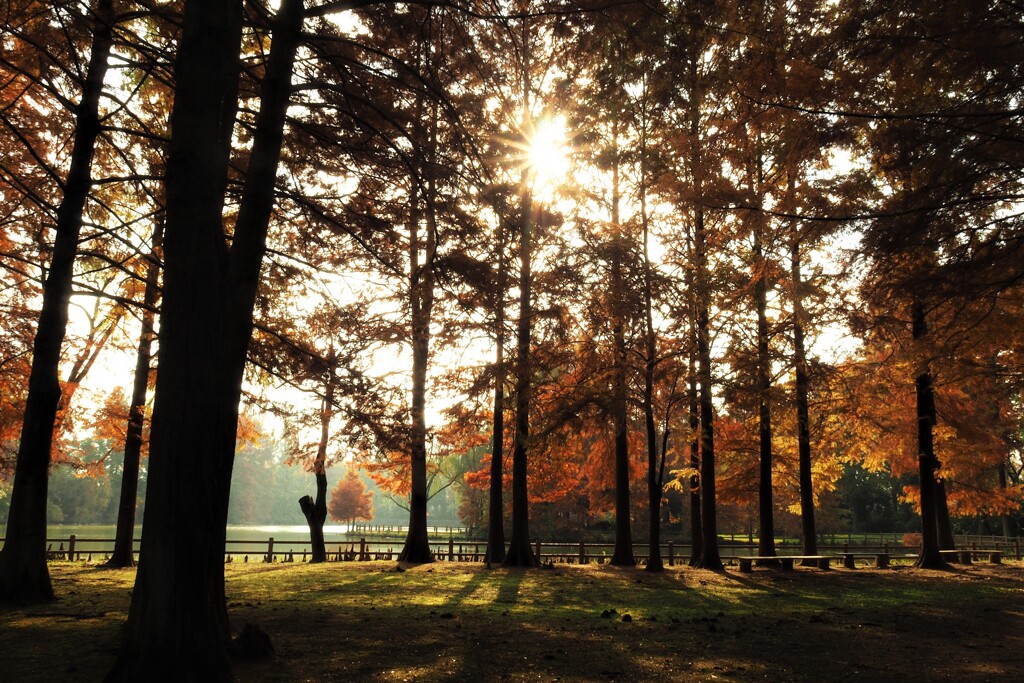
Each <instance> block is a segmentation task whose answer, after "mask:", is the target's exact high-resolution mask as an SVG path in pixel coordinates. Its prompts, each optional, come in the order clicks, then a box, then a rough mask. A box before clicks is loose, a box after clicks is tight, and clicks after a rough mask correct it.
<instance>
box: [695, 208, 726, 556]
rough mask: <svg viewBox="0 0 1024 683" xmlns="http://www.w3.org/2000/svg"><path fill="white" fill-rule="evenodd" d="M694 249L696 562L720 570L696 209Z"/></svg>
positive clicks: (701, 231)
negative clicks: (698, 541) (698, 530)
mask: <svg viewBox="0 0 1024 683" xmlns="http://www.w3.org/2000/svg"><path fill="white" fill-rule="evenodd" d="M693 241H694V252H695V256H696V268H697V274H696V278H695V282H696V285H697V364H698V368H697V376H698V379H699V383H700V483H701V492H700V497H701V510H700V512H701V554H700V559H699V560H698V562H697V565H696V566H698V567H700V568H702V569H711V570H714V571H720V570H722V569H724V568H725V566H724V565H723V564H722V557H721V554H720V552H719V549H718V510H717V507H716V504H715V431H714V430H715V423H714V412H713V411H714V408H715V404H714V399H713V393H712V392H713V385H712V375H711V343H710V329H709V328H710V320H709V314H708V312H709V309H710V303H709V301H708V299H709V293H708V291H707V289H708V284H707V283H708V272H707V237H706V235H705V228H704V213H703V210H701V209H699V208H698V209H697V210H696V220H695V221H694V240H693Z"/></svg>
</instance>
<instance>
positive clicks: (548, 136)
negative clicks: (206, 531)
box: [523, 116, 569, 191]
mask: <svg viewBox="0 0 1024 683" xmlns="http://www.w3.org/2000/svg"><path fill="white" fill-rule="evenodd" d="M525 137H526V144H525V145H524V149H523V152H524V155H523V156H524V159H523V163H524V164H525V167H526V169H527V171H529V173H530V177H531V179H532V180H533V187H534V190H535V191H536V190H541V191H549V190H552V189H553V188H554V187H556V186H558V185H561V184H563V183H564V182H565V179H566V176H567V175H568V173H569V139H568V134H567V128H566V121H565V117H564V116H552V117H545V118H542V119H540V120H539V121H537V123H536V124H535V125H534V126H533V131H531V132H530V133H527V134H526V136H525Z"/></svg>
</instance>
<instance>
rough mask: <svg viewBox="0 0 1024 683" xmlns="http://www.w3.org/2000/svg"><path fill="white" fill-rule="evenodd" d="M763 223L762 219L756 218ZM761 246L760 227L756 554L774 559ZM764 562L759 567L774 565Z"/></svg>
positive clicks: (756, 286) (756, 250) (756, 257)
mask: <svg viewBox="0 0 1024 683" xmlns="http://www.w3.org/2000/svg"><path fill="white" fill-rule="evenodd" d="M757 220H758V221H760V218H759V217H758V218H757ZM765 265H766V264H765V259H764V254H763V247H762V245H761V226H760V225H758V226H757V227H755V229H754V269H755V273H754V278H755V280H754V306H755V308H756V309H757V405H758V443H759V453H760V477H759V479H758V481H759V490H758V491H759V495H758V533H757V554H758V555H761V556H763V557H773V556H774V555H775V504H774V500H773V495H772V408H771V403H770V397H769V392H770V391H771V358H770V356H769V354H768V313H767V309H768V286H767V282H766V280H765V278H766V275H765ZM771 563H773V561H772V560H765V561H762V562H760V564H771Z"/></svg>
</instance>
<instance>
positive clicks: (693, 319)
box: [685, 234, 703, 567]
mask: <svg viewBox="0 0 1024 683" xmlns="http://www.w3.org/2000/svg"><path fill="white" fill-rule="evenodd" d="M686 249H687V256H688V258H689V259H690V263H695V256H694V250H693V236H692V234H688V235H687V239H686ZM685 279H686V289H687V291H688V292H689V306H688V307H687V310H688V313H689V320H688V321H687V327H688V332H689V334H688V340H687V341H688V346H689V349H688V350H689V353H688V354H687V356H688V358H687V376H688V377H689V382H688V385H689V386H688V388H687V416H688V421H689V422H688V423H689V427H690V467H691V468H692V469H693V470H694V471H695V472H700V440H701V438H700V403H699V400H698V393H697V355H698V354H697V346H698V345H697V309H698V307H697V296H696V289H695V288H694V286H693V268H688V269H687V271H686V275H685ZM702 527H703V525H702V523H701V500H700V476H699V475H698V474H694V475H693V476H691V477H690V562H689V565H690V566H691V567H696V566H697V564H698V563H699V562H700V555H701V551H702V550H703V545H702V540H703V537H702V531H701V529H702Z"/></svg>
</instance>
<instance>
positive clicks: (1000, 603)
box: [0, 562, 1024, 682]
mask: <svg viewBox="0 0 1024 683" xmlns="http://www.w3.org/2000/svg"><path fill="white" fill-rule="evenodd" d="M394 569H395V566H394V564H393V563H385V562H365V563H328V564H323V565H313V566H311V565H304V564H299V563H296V564H273V565H267V564H240V563H233V564H229V565H226V567H225V572H226V576H227V595H228V605H229V611H230V614H231V620H232V626H233V628H234V629H235V631H236V632H237V631H239V630H240V629H241V627H242V626H243V625H244V624H246V623H247V622H254V623H256V624H258V625H259V626H260V627H261V628H263V629H264V630H265V631H266V632H267V633H269V634H270V636H271V638H272V639H273V642H274V646H275V648H276V655H275V656H274V658H273V659H270V660H263V661H259V662H237V663H236V667H235V670H236V673H237V675H238V678H239V680H241V681H462V680H466V681H490V680H494V681H501V680H511V681H526V680H538V681H555V680H559V681H602V680H622V681H627V680H629V681H632V680H658V681H754V680H757V681H765V680H767V681H846V680H851V679H852V680H863V681H879V680H906V681H922V680H929V681H930V680H953V681H1020V680H1024V564H1021V563H1014V562H1008V563H1006V564H1003V565H980V564H978V565H974V566H971V567H967V568H959V569H957V570H954V571H952V572H934V571H924V570H916V569H911V568H906V567H903V568H893V569H885V570H877V569H866V568H864V569H857V570H847V569H832V570H829V571H820V570H816V569H798V570H797V571H795V572H782V571H779V570H769V569H757V570H755V571H754V572H753V573H752V574H737V573H735V572H733V571H728V572H725V573H721V574H718V573H712V572H707V571H700V570H694V569H689V568H680V567H673V568H669V569H668V570H667V571H665V572H664V573H662V574H658V575H652V574H648V573H646V572H644V571H643V570H642V569H620V568H613V567H609V566H607V565H600V566H599V565H588V566H577V565H559V566H558V567H557V568H556V569H555V570H553V571H550V570H531V571H512V570H501V569H495V570H487V569H485V568H484V567H483V566H482V565H478V564H461V563H451V564H449V563H440V562H439V563H435V564H432V565H425V566H419V567H413V568H410V569H409V570H407V571H404V572H396V571H395V570H394ZM50 571H51V575H52V577H53V581H54V589H55V590H56V592H57V594H58V596H59V599H58V601H57V602H55V603H53V604H49V605H43V606H37V607H31V608H28V609H17V610H4V611H0V681H4V682H6V681H11V682H14V681H55V680H60V681H62V682H66V681H97V680H100V679H101V678H102V676H103V674H105V673H106V671H107V670H108V669H109V667H110V666H111V664H112V662H113V658H114V654H115V652H116V649H117V645H118V634H119V630H120V626H121V624H123V623H124V621H125V615H126V612H127V608H128V601H129V595H130V591H131V587H132V582H133V581H134V576H135V574H134V571H133V570H108V569H102V568H100V567H98V566H97V565H92V564H83V563H74V564H72V563H62V562H57V563H53V564H51V566H50ZM603 613H606V614H607V616H602V614H603ZM627 615H628V618H627Z"/></svg>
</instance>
